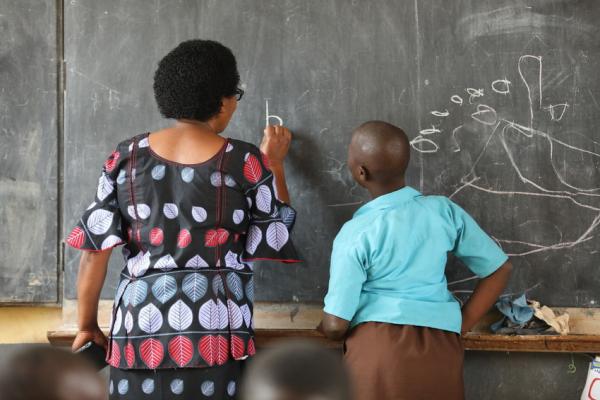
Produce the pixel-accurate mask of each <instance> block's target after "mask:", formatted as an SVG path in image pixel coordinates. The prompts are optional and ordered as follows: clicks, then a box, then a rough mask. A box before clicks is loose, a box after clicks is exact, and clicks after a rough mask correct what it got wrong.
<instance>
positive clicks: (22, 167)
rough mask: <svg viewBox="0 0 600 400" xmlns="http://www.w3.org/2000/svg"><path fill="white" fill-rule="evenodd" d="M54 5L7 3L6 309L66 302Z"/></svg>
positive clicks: (1, 249) (2, 4)
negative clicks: (61, 277) (61, 278)
mask: <svg viewBox="0 0 600 400" xmlns="http://www.w3.org/2000/svg"><path fill="white" fill-rule="evenodd" d="M56 26H57V25H56V4H55V2H54V1H50V0H44V1H39V0H38V1H34V0H24V1H10V0H0V226H1V227H2V228H1V229H0V287H1V288H2V290H0V302H3V303H30V302H42V303H43V302H50V303H52V302H57V301H58V294H59V289H58V273H59V272H58V271H59V268H58V262H57V243H58V238H57V236H58V234H59V232H58V231H57V221H58V216H57V210H58V200H57V195H58V184H57V180H58V176H59V168H58V163H57V158H58V155H57V141H58V131H57V124H56V121H57V95H56V84H57V76H56V71H57V46H56V30H57V28H56Z"/></svg>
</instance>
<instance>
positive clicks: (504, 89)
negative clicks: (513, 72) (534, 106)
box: [492, 78, 511, 95]
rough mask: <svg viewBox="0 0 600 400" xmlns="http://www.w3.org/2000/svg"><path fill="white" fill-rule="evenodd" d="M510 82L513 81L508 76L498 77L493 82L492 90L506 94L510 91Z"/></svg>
mask: <svg viewBox="0 0 600 400" xmlns="http://www.w3.org/2000/svg"><path fill="white" fill-rule="evenodd" d="M510 84H511V82H510V81H509V80H508V79H506V78H504V79H496V80H495V81H494V82H492V90H493V91H494V92H496V93H498V94H504V95H506V94H509V93H510Z"/></svg>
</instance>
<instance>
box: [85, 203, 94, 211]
mask: <svg viewBox="0 0 600 400" xmlns="http://www.w3.org/2000/svg"><path fill="white" fill-rule="evenodd" d="M94 207H96V202H95V201H93V202H92V204H90V205H89V206H88V208H86V211H88V210H91V209H92V208H94Z"/></svg>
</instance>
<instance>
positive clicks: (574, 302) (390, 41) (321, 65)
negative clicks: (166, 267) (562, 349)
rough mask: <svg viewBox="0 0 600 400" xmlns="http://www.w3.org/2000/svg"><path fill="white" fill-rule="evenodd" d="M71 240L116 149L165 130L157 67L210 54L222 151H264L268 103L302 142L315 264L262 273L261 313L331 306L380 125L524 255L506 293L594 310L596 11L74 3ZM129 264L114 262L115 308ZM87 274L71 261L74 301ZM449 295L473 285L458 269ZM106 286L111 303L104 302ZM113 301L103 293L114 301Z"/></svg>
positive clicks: (302, 208)
mask: <svg viewBox="0 0 600 400" xmlns="http://www.w3.org/2000/svg"><path fill="white" fill-rule="evenodd" d="M65 7H66V11H65V21H66V61H67V102H66V110H67V115H66V128H65V129H66V131H65V154H66V160H67V161H66V162H67V164H66V165H65V225H66V226H70V225H71V224H72V223H74V222H75V220H76V218H77V216H78V214H79V213H80V212H81V210H83V209H84V208H85V205H87V203H88V202H89V201H90V199H91V197H92V196H93V193H94V188H95V182H96V177H97V175H98V171H99V169H98V168H99V166H100V165H101V163H102V160H103V158H104V157H105V156H106V155H107V154H108V153H109V152H110V151H111V150H112V147H113V146H114V144H115V143H117V142H118V141H120V140H122V139H123V138H126V137H129V136H133V135H135V134H137V133H139V132H143V131H147V130H155V129H158V128H159V127H161V126H164V125H166V124H167V123H168V121H164V120H161V118H160V116H159V114H158V112H157V110H156V106H155V104H154V100H153V96H152V75H153V72H154V70H155V67H156V63H157V61H158V60H159V59H160V58H161V57H162V56H163V55H164V54H165V53H166V52H167V51H169V50H170V49H171V48H173V47H174V46H175V45H177V44H178V43H179V42H180V41H182V40H186V39H191V38H198V37H199V38H211V39H215V40H218V41H221V42H223V43H224V44H226V45H227V46H229V47H231V48H232V50H233V51H234V53H235V54H236V56H237V59H238V64H239V68H240V73H241V77H242V81H243V82H244V84H245V89H246V95H245V97H244V99H243V101H242V102H240V104H239V107H238V111H237V114H236V116H235V117H234V119H233V121H232V123H231V125H230V127H229V128H228V130H227V132H226V135H229V136H231V137H236V138H241V139H244V140H248V141H251V142H254V143H258V141H259V139H260V136H261V131H262V127H263V126H264V120H265V107H266V100H267V99H268V101H269V110H270V112H271V113H273V114H276V115H278V116H279V117H281V118H282V119H283V120H284V122H285V124H286V125H288V126H289V127H290V128H291V129H292V130H293V131H294V134H295V141H294V144H293V147H292V150H291V155H290V158H289V162H288V171H289V184H290V191H291V193H292V196H293V204H294V205H295V206H296V208H297V209H298V211H299V220H298V224H297V228H296V231H295V233H294V239H295V242H296V245H297V247H298V249H299V251H300V252H301V254H302V256H303V258H304V259H305V263H304V264H302V265H261V266H259V267H258V268H257V285H258V288H257V289H258V290H257V292H258V294H259V295H258V298H259V299H260V300H267V301H299V302H304V301H320V300H321V299H322V296H323V295H324V293H325V291H326V287H327V279H328V265H329V253H330V247H331V242H332V240H333V238H334V236H335V234H336V232H337V231H338V229H339V228H340V227H341V225H342V224H343V223H344V221H346V220H347V219H349V218H350V217H351V216H352V213H353V212H354V211H355V210H356V208H357V207H358V206H360V204H362V203H364V202H366V201H368V197H367V194H366V193H365V192H364V191H363V190H361V189H360V188H359V187H357V185H356V184H354V183H353V182H352V180H351V177H350V175H349V173H348V172H347V171H346V167H345V159H346V148H347V144H348V142H349V139H350V135H351V131H352V129H353V128H354V127H355V126H357V125H358V124H360V123H361V122H363V121H366V120H370V119H382V120H386V121H389V122H392V123H395V124H397V125H399V126H402V127H403V128H404V129H405V130H406V132H407V133H408V134H409V136H410V138H411V140H412V145H413V147H414V149H415V150H414V152H413V160H412V165H411V167H410V170H409V176H408V181H409V183H410V184H411V185H412V186H414V187H416V188H417V189H419V190H421V191H422V192H423V193H425V194H443V195H446V196H451V197H452V199H453V200H455V201H456V202H458V203H459V204H460V205H462V206H463V207H464V208H465V209H466V210H468V211H469V212H470V213H471V214H472V215H473V216H474V217H475V218H476V219H477V220H478V221H479V222H480V224H481V225H482V226H483V227H484V228H485V229H486V230H487V231H488V232H489V233H490V234H491V235H492V236H493V237H494V238H495V239H497V240H498V242H499V243H500V244H501V245H502V247H503V248H504V249H505V250H506V251H507V252H508V253H510V254H512V255H513V262H514V264H515V267H516V269H515V273H514V278H513V280H512V283H511V286H510V288H509V292H514V293H519V292H522V291H523V290H529V293H530V295H531V296H532V297H535V298H537V299H539V300H541V301H543V302H545V303H547V304H550V305H564V306H594V305H596V304H597V302H598V301H599V300H600V294H599V292H598V290H597V286H598V284H599V283H600V269H599V268H598V262H599V261H600V256H599V255H598V253H597V248H598V244H599V242H598V238H597V234H598V227H597V226H598V224H599V223H600V197H599V196H600V173H599V170H598V165H599V162H600V133H598V130H597V129H596V127H597V126H598V124H599V123H600V113H599V112H598V111H599V110H600V103H599V101H600V81H598V79H597V65H598V64H599V62H600V49H599V48H598V44H599V43H600V41H599V40H598V39H599V28H598V27H597V21H598V19H599V17H600V5H598V4H597V3H595V2H593V1H579V2H576V4H575V2H557V1H538V2H535V3H533V4H525V3H523V2H520V1H509V0H503V1H468V0H461V1H455V2H448V1H443V0H430V1H402V2H399V1H390V0H388V1H383V0H381V1H351V2H350V1H345V0H328V1H316V0H315V1H291V0H290V1H279V0H272V1H256V0H255V1H241V0H239V1H206V2H197V1H192V0H189V1H188V0H186V1H183V0H182V1H154V2H151V3H149V2H147V1H142V0H137V1H127V2H122V1H103V2H97V1H93V0H73V1H70V2H66V4H65ZM121 264H122V260H120V259H118V257H115V260H114V264H113V265H112V269H111V273H112V275H111V277H110V279H109V282H110V283H109V284H108V286H107V288H106V289H107V291H106V292H105V294H106V296H109V293H110V292H111V291H112V289H113V288H114V284H115V274H116V273H117V271H118V270H119V269H120V268H121ZM76 266H77V260H76V258H75V253H67V263H66V269H67V272H66V278H67V279H66V295H67V297H68V298H73V297H74V294H75V291H74V277H75V271H76ZM448 279H449V281H450V282H451V284H450V287H451V289H452V290H453V291H454V292H455V293H456V294H457V295H459V296H464V295H468V294H469V292H470V290H472V288H473V285H474V279H473V278H472V276H471V274H470V273H468V271H467V270H466V269H465V268H463V267H461V266H459V265H458V263H457V262H454V261H451V262H450V263H449V266H448ZM111 285H112V286H111ZM109 286H110V287H109Z"/></svg>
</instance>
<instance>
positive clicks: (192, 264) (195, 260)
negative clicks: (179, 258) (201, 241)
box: [185, 254, 208, 269]
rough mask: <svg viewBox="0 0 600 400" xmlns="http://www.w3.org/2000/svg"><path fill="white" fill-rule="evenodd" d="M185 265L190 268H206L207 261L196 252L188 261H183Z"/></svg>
mask: <svg viewBox="0 0 600 400" xmlns="http://www.w3.org/2000/svg"><path fill="white" fill-rule="evenodd" d="M185 267H186V268H192V269H198V268H207V267H208V263H207V262H206V261H204V259H203V258H202V257H200V256H199V255H198V254H196V255H195V256H194V257H192V258H190V259H189V261H188V262H186V263H185Z"/></svg>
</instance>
